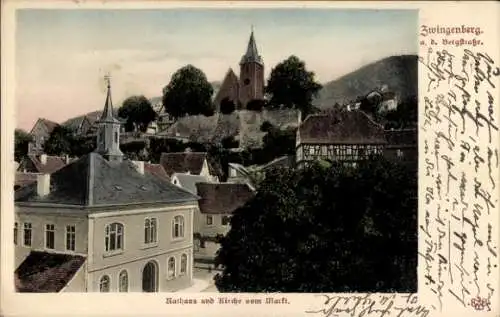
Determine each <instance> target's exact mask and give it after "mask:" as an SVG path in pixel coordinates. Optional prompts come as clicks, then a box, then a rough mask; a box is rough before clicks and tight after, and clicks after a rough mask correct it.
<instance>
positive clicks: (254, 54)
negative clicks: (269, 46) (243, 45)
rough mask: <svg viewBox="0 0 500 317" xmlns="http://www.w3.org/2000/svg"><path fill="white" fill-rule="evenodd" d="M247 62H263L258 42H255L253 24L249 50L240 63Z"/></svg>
mask: <svg viewBox="0 0 500 317" xmlns="http://www.w3.org/2000/svg"><path fill="white" fill-rule="evenodd" d="M245 63H258V64H263V61H262V57H261V56H260V55H259V52H258V50H257V44H256V43H255V36H254V34H253V25H252V27H251V33H250V39H249V40H248V45H247V51H246V53H245V55H243V57H242V58H241V62H240V64H245Z"/></svg>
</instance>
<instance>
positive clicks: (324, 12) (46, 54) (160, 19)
mask: <svg viewBox="0 0 500 317" xmlns="http://www.w3.org/2000/svg"><path fill="white" fill-rule="evenodd" d="M417 23H418V13H417V11H412V10H358V9H356V10H346V9H312V8H310V9H297V8H294V9H292V8H288V9H241V8H238V9H162V10H51V9H45V10H33V9H30V10H20V11H18V12H17V25H16V32H17V33H16V84H17V86H16V102H17V123H18V124H17V125H18V126H19V127H21V128H25V129H28V130H29V129H30V128H31V126H32V125H33V123H34V122H35V121H36V119H37V118H38V117H45V118H48V119H51V120H54V121H57V122H61V121H64V120H66V119H68V118H70V117H73V116H76V115H80V114H83V113H86V112H89V111H94V110H98V109H101V108H102V105H103V102H104V98H105V95H104V85H103V80H102V77H103V75H104V74H105V73H106V72H110V73H111V75H112V78H113V79H112V85H113V100H114V101H115V103H116V106H118V105H119V104H120V102H121V101H122V100H123V99H125V98H126V97H128V96H130V95H133V94H143V95H145V96H147V97H154V96H160V95H161V91H162V88H163V87H164V86H165V85H167V84H168V82H169V80H170V77H171V75H172V74H173V73H174V72H175V71H176V70H177V69H179V68H180V67H182V66H184V65H187V64H193V65H194V66H196V67H198V68H200V69H202V70H203V71H204V72H205V74H206V75H207V77H208V79H209V80H210V81H220V80H222V77H223V76H224V74H225V73H226V71H227V70H228V68H229V67H232V68H233V69H234V70H235V71H236V73H237V74H238V73H239V71H238V62H239V59H240V58H241V55H242V54H243V53H244V52H245V49H246V45H247V42H248V37H249V33H250V29H251V26H252V25H253V26H254V31H255V37H256V40H257V46H258V49H259V53H260V54H261V55H262V57H263V59H264V63H265V65H266V77H267V76H268V74H269V72H270V71H271V69H272V67H274V66H275V65H276V64H277V63H279V62H280V61H281V60H283V59H285V58H287V57H288V56H290V55H291V54H295V55H297V56H299V57H300V58H301V59H303V60H304V61H305V62H306V66H307V67H308V69H310V70H312V71H314V72H315V73H316V76H317V79H318V80H319V81H320V82H322V83H324V82H327V81H330V80H333V79H336V78H338V77H340V76H342V75H344V74H346V73H349V72H351V71H353V70H355V69H357V68H359V67H361V66H363V65H365V64H368V63H370V62H373V61H376V60H378V59H381V58H384V57H387V56H391V55H399V54H416V53H417V50H418V46H417V36H418V35H417Z"/></svg>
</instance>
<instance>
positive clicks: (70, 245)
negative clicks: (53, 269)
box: [66, 225, 76, 251]
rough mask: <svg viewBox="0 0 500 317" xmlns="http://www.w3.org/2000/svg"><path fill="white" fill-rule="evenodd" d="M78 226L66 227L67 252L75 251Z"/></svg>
mask: <svg viewBox="0 0 500 317" xmlns="http://www.w3.org/2000/svg"><path fill="white" fill-rule="evenodd" d="M75 241H76V226H73V225H70V226H66V250H68V251H75Z"/></svg>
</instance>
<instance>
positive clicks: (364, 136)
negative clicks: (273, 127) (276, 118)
mask: <svg viewBox="0 0 500 317" xmlns="http://www.w3.org/2000/svg"><path fill="white" fill-rule="evenodd" d="M386 144H387V140H386V138H385V134H384V129H383V127H382V126H380V125H379V124H377V123H376V122H374V121H373V120H372V119H371V118H369V117H368V116H367V115H366V114H365V113H363V112H361V111H358V110H354V111H334V112H331V113H328V114H314V115H309V116H308V117H307V118H306V119H305V120H304V121H303V122H302V123H301V124H300V126H299V128H298V129H297V138H296V163H297V166H298V167H300V166H304V165H307V164H308V163H310V162H313V161H317V160H326V161H331V162H343V163H346V164H352V165H355V164H356V163H357V162H358V161H360V160H364V159H367V158H368V157H369V156H370V155H382V154H383V149H384V147H385V145H386Z"/></svg>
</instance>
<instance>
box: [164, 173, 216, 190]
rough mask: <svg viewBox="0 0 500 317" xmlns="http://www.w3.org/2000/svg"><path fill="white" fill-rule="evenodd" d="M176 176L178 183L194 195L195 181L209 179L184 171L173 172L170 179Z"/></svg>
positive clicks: (206, 181)
mask: <svg viewBox="0 0 500 317" xmlns="http://www.w3.org/2000/svg"><path fill="white" fill-rule="evenodd" d="M174 178H177V180H178V181H179V183H180V184H179V185H180V186H181V187H182V188H184V189H186V190H188V191H189V192H191V193H193V194H195V195H196V184H197V183H208V182H209V180H208V179H207V178H206V177H204V176H201V175H192V174H185V173H174V174H173V175H172V179H174Z"/></svg>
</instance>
